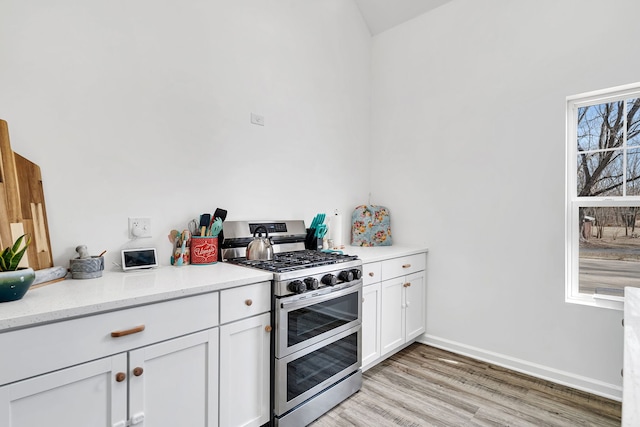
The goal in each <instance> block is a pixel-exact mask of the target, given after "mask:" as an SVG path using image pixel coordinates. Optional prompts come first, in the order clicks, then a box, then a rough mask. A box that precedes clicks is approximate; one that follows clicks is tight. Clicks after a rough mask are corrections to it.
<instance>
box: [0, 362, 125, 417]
mask: <svg viewBox="0 0 640 427" xmlns="http://www.w3.org/2000/svg"><path fill="white" fill-rule="evenodd" d="M43 356H45V355H43ZM126 370H127V356H126V354H118V355H116V356H111V357H106V358H103V359H100V360H96V361H94V362H88V363H84V364H82V365H78V366H74V367H72V368H67V369H63V370H61V371H57V372H54V373H51V374H46V375H40V376H37V377H34V378H31V379H28V380H24V381H19V382H16V383H13V384H9V385H5V386H2V387H0V425H2V426H6V427H34V426H65V427H85V426H116V425H118V424H117V423H119V422H121V421H124V420H126V419H127V383H126V382H120V383H119V382H117V381H116V379H115V376H116V373H117V372H126ZM121 425H124V424H121Z"/></svg>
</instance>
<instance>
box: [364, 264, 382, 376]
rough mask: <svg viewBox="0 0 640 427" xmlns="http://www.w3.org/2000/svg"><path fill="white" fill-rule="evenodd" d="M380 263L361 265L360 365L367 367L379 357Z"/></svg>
mask: <svg viewBox="0 0 640 427" xmlns="http://www.w3.org/2000/svg"><path fill="white" fill-rule="evenodd" d="M381 271H382V270H381V263H380V262H373V263H368V264H364V265H363V266H362V281H363V285H364V288H363V291H362V367H363V368H364V369H367V368H369V367H370V366H371V365H373V364H374V363H375V362H376V361H377V360H378V359H379V358H380V355H381V353H380V326H381V325H380V308H381V306H380V302H381V286H380V279H381V277H382V276H381Z"/></svg>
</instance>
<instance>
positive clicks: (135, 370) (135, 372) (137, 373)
mask: <svg viewBox="0 0 640 427" xmlns="http://www.w3.org/2000/svg"><path fill="white" fill-rule="evenodd" d="M143 372H144V369H142V368H141V367H140V366H138V367H136V368H133V375H135V376H136V377H139V376H140V375H142V373H143Z"/></svg>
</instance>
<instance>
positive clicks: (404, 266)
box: [402, 264, 411, 268]
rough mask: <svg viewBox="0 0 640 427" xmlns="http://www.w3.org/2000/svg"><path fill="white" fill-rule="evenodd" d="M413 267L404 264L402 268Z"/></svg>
mask: <svg viewBox="0 0 640 427" xmlns="http://www.w3.org/2000/svg"><path fill="white" fill-rule="evenodd" d="M409 267H411V264H402V268H409Z"/></svg>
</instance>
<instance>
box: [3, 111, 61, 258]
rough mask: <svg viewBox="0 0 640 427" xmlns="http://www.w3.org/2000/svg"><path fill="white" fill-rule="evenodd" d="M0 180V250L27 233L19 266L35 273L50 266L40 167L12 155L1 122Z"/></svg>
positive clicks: (7, 132)
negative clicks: (27, 246) (26, 242)
mask: <svg viewBox="0 0 640 427" xmlns="http://www.w3.org/2000/svg"><path fill="white" fill-rule="evenodd" d="M0 181H1V182H0V202H2V203H1V206H0V247H1V248H2V249H4V248H5V247H7V246H9V245H11V244H13V242H14V241H15V240H16V239H17V238H18V237H20V236H21V235H22V234H24V233H28V234H30V235H31V245H30V246H29V249H28V250H27V256H26V257H24V258H23V260H22V262H21V263H20V265H21V266H29V267H32V268H33V269H34V270H41V269H43V268H49V267H53V257H52V255H51V241H50V238H49V224H48V222H47V212H46V209H45V204H44V189H43V187H42V174H41V172H40V167H39V166H38V165H37V164H35V163H33V162H31V161H29V160H28V159H26V158H24V157H22V156H21V155H19V154H17V153H14V152H13V150H12V149H11V144H10V142H9V127H8V125H7V122H6V121H4V120H1V119H0Z"/></svg>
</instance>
